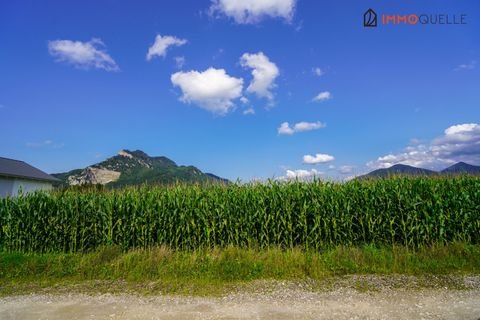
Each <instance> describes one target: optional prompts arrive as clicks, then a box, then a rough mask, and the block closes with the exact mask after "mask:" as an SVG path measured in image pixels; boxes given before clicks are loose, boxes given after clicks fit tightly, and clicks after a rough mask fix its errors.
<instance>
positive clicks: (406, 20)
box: [363, 8, 467, 28]
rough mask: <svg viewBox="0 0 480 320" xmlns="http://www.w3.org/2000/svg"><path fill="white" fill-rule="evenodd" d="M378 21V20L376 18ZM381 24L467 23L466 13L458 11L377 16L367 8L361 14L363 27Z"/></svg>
mask: <svg viewBox="0 0 480 320" xmlns="http://www.w3.org/2000/svg"><path fill="white" fill-rule="evenodd" d="M379 18H381V19H380V21H378V19H379ZM378 24H381V25H465V24H467V15H466V14H459V13H453V14H452V13H408V14H398V13H393V14H392V13H388V14H385V13H382V14H381V15H380V17H378V15H377V13H376V12H375V11H373V9H372V8H369V9H368V10H367V11H365V13H364V14H363V26H364V27H365V28H372V27H375V28H376V27H377V26H378Z"/></svg>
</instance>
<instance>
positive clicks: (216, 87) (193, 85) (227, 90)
mask: <svg viewBox="0 0 480 320" xmlns="http://www.w3.org/2000/svg"><path fill="white" fill-rule="evenodd" d="M170 80H171V81H172V84H173V85H174V86H178V87H180V89H181V90H182V92H183V95H182V97H181V98H180V100H181V101H183V102H186V103H194V104H197V105H198V106H199V107H200V108H202V109H205V110H207V111H210V112H212V113H215V114H219V115H224V114H226V113H228V112H229V111H230V110H231V109H232V108H233V107H234V103H233V100H234V99H236V98H239V97H241V95H242V89H243V79H241V78H235V77H232V76H229V75H228V74H227V73H226V72H225V70H224V69H215V68H209V69H207V70H205V71H203V72H199V71H194V70H192V71H189V72H182V71H180V72H176V73H174V74H172V76H171V77H170Z"/></svg>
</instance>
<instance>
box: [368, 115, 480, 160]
mask: <svg viewBox="0 0 480 320" xmlns="http://www.w3.org/2000/svg"><path fill="white" fill-rule="evenodd" d="M458 161H464V162H467V163H470V164H480V124H478V123H464V124H459V125H454V126H451V127H448V128H447V129H445V131H444V133H443V135H442V136H439V137H437V138H435V139H433V140H432V141H431V142H430V143H427V144H425V143H418V141H413V143H412V144H411V145H409V146H407V147H406V148H405V149H404V150H403V151H402V152H400V153H391V154H387V155H385V156H382V157H379V158H377V160H374V161H370V162H368V163H367V166H368V167H369V168H373V169H377V168H388V167H391V166H392V165H395V164H398V163H402V164H406V165H411V166H415V167H423V168H430V169H440V168H442V167H444V166H445V165H451V164H453V163H455V162H458Z"/></svg>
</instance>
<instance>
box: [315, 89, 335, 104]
mask: <svg viewBox="0 0 480 320" xmlns="http://www.w3.org/2000/svg"><path fill="white" fill-rule="evenodd" d="M331 98H332V94H331V93H330V92H329V91H322V92H320V93H319V94H317V95H316V96H315V98H313V101H315V102H322V101H327V100H330V99H331Z"/></svg>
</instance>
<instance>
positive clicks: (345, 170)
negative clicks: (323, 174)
mask: <svg viewBox="0 0 480 320" xmlns="http://www.w3.org/2000/svg"><path fill="white" fill-rule="evenodd" d="M354 168H355V167H354V166H347V165H345V166H340V167H338V168H337V171H338V172H339V173H341V174H349V173H352V172H353V169H354Z"/></svg>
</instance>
